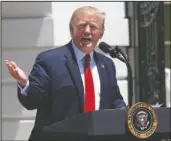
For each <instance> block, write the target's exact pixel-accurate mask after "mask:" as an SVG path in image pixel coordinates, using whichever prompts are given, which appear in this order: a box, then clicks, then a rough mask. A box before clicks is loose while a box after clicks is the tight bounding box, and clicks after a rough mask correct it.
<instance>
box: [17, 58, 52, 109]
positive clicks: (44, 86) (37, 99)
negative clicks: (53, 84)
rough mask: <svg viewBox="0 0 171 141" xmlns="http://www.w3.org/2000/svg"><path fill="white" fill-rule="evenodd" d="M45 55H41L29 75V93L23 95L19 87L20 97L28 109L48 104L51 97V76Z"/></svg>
mask: <svg viewBox="0 0 171 141" xmlns="http://www.w3.org/2000/svg"><path fill="white" fill-rule="evenodd" d="M44 60H45V59H44V57H42V55H39V56H38V57H37V58H36V61H35V64H34V66H33V68H32V71H31V73H30V75H29V87H28V88H27V91H26V92H27V95H26V96H25V95H22V94H21V90H20V88H19V87H18V99H19V101H20V103H21V104H22V105H23V106H24V107H25V108H26V109H28V110H33V109H37V108H39V107H42V106H44V105H46V104H47V102H48V101H49V97H50V95H49V94H50V93H51V92H50V76H49V69H48V66H47V63H46V62H45V61H44Z"/></svg>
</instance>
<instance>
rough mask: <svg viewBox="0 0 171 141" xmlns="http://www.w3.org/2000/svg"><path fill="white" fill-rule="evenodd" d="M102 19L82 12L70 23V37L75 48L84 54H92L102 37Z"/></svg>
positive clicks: (96, 15)
mask: <svg viewBox="0 0 171 141" xmlns="http://www.w3.org/2000/svg"><path fill="white" fill-rule="evenodd" d="M102 23H103V20H102V17H101V16H100V15H98V14H88V13H86V12H82V13H79V14H77V16H76V17H75V18H74V20H73V22H72V28H70V30H71V36H72V39H73V41H74V43H75V44H76V46H77V47H78V48H79V49H80V50H81V51H83V52H85V53H90V52H92V51H93V50H94V49H95V47H96V44H97V42H98V41H99V39H101V38H102V36H103V32H104V31H103V28H102Z"/></svg>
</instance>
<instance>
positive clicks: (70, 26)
mask: <svg viewBox="0 0 171 141" xmlns="http://www.w3.org/2000/svg"><path fill="white" fill-rule="evenodd" d="M69 29H70V32H71V33H72V32H73V30H74V29H73V27H72V25H71V24H69Z"/></svg>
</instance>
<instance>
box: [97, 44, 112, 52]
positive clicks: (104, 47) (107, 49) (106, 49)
mask: <svg viewBox="0 0 171 141" xmlns="http://www.w3.org/2000/svg"><path fill="white" fill-rule="evenodd" d="M99 48H100V49H101V50H102V51H103V52H105V53H109V52H110V51H111V50H112V47H111V46H110V45H108V44H107V43H105V42H101V43H100V44H99Z"/></svg>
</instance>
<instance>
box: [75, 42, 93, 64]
mask: <svg viewBox="0 0 171 141" xmlns="http://www.w3.org/2000/svg"><path fill="white" fill-rule="evenodd" d="M72 47H73V49H74V52H75V56H76V59H77V61H82V59H83V58H84V56H85V55H86V53H84V52H82V51H81V50H80V49H79V48H78V47H76V45H75V44H74V42H73V40H72ZM93 54H94V51H93V52H91V53H90V57H91V60H92V59H93Z"/></svg>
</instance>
